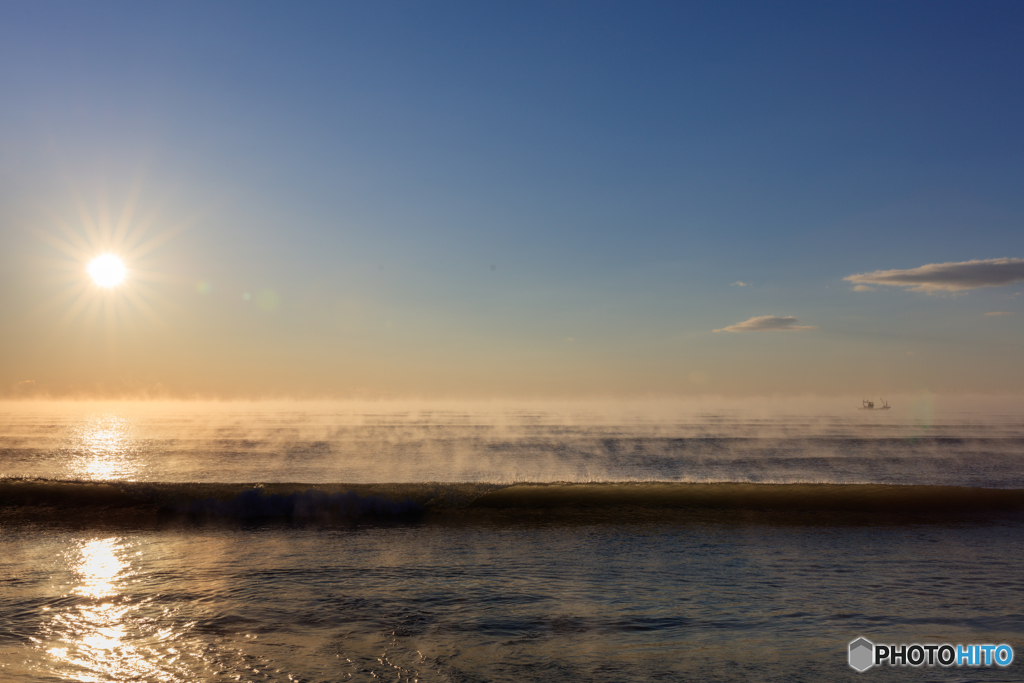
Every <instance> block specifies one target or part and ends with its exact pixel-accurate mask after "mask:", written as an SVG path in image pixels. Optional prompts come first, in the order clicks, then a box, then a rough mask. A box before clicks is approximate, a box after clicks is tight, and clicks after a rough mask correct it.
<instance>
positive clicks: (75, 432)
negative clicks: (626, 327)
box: [0, 396, 1024, 683]
mask: <svg viewBox="0 0 1024 683" xmlns="http://www.w3.org/2000/svg"><path fill="white" fill-rule="evenodd" d="M887 398H888V399H889V401H890V403H891V404H892V405H893V406H894V408H893V409H892V410H889V411H858V410H857V406H859V405H860V398H859V397H857V398H848V399H830V400H819V399H800V400H797V399H789V400H764V399H760V400H755V399H750V400H744V401H725V400H712V399H703V400H694V401H622V402H611V401H609V402H599V401H580V402H540V401H533V402H525V401H523V402H476V403H458V402H440V401H430V402H428V401H416V402H413V401H409V402H383V401H382V402H332V403H327V402H323V403H314V402H252V403H241V402H239V403H229V402H224V403H217V402H210V403H200V402H167V403H161V402H152V403H148V402H147V403H117V402H112V403H102V402H95V403H93V402H42V401H31V402H28V401H27V402H20V403H7V404H3V405H2V406H0V472H2V478H0V572H2V573H3V576H4V577H5V578H6V581H5V582H0V620H2V623H4V624H5V627H4V629H0V679H3V680H7V679H8V678H10V679H11V680H19V681H22V680H24V681H39V682H42V681H83V680H89V681H110V682H113V681H123V680H132V681H147V682H148V681H153V682H156V681H161V682H163V681H181V682H185V681H204V683H206V682H214V683H221V682H223V683H227V682H228V681H238V680H243V681H273V682H281V683H284V682H285V681H287V682H289V683H294V682H295V681H305V682H307V683H314V682H316V683H334V682H336V681H343V680H352V681H365V682H367V683H369V682H370V681H379V680H397V681H418V682H420V683H435V682H436V683H448V682H462V681H493V682H495V683H498V682H501V683H506V682H507V683H522V682H523V681H537V682H544V683H549V682H551V681H567V682H568V681H601V682H607V683H624V682H625V683H641V682H644V683H646V681H651V680H673V681H675V680H722V681H787V682H788V681H792V680H806V681H820V680H841V679H844V678H845V677H848V676H849V677H852V676H854V675H856V674H854V673H853V672H852V669H850V668H849V666H848V665H847V663H846V647H847V643H848V642H849V641H850V640H852V639H853V638H855V637H858V636H864V637H868V638H870V639H872V640H874V641H875V642H890V643H910V642H951V643H1004V642H1005V643H1010V644H1012V645H1014V646H1015V647H1016V648H1017V652H1018V657H1019V656H1020V655H1019V653H1020V652H1021V648H1019V647H1017V644H1018V643H1020V642H1021V638H1022V636H1024V618H1022V617H1021V615H1020V609H1019V605H1021V604H1024V580H1022V578H1021V573H1020V571H1019V559H1020V557H1021V552H1022V549H1024V524H1022V521H1021V520H1022V519H1024V517H1022V514H1024V491H1021V490H1020V489H1022V488H1024V466H1022V464H1021V461H1022V460H1024V458H1022V457H1021V454H1022V452H1024V410H1021V407H1022V406H1024V403H1022V402H1020V401H1018V400H1016V399H992V398H967V397H960V398H956V399H951V398H935V397H929V396H907V397H898V396H897V397H887ZM103 482H106V483H103ZM387 482H391V483H387ZM431 482H433V483H431ZM556 482H566V483H563V484H558V483H556ZM615 482H618V483H615ZM684 482H695V483H692V484H687V483H684ZM706 482H723V483H706ZM744 482H748V483H744ZM799 482H808V483H806V484H801V483H799ZM517 483H518V484H519V485H518V486H515V485H512V484H517ZM823 483H824V484H823ZM847 483H849V484H856V485H855V486H845V485H842V484H847ZM254 484H255V485H256V486H254ZM889 484H905V485H906V486H890V485H889ZM968 487H975V488H968ZM978 487H982V488H978ZM985 487H987V488H985ZM993 489H1000V490H993ZM965 587H966V588H965ZM1018 669H1019V663H1018V662H1014V664H1013V665H1012V666H1011V668H1010V669H1008V670H1003V669H998V668H995V667H993V668H990V669H972V670H970V671H965V670H956V669H949V670H946V669H938V668H928V667H921V668H917V669H914V668H906V669H903V668H894V669H888V668H881V669H878V670H873V671H871V672H869V674H867V675H872V676H876V677H878V678H879V679H880V680H896V679H899V680H900V681H925V680H951V681H952V680H963V677H964V676H963V675H964V674H965V673H966V674H969V675H970V677H971V678H972V680H994V681H998V680H1015V679H1018V678H1019V673H1018Z"/></svg>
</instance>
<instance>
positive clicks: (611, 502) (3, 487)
mask: <svg viewBox="0 0 1024 683" xmlns="http://www.w3.org/2000/svg"><path fill="white" fill-rule="evenodd" d="M0 508H2V509H4V510H5V511H6V512H7V514H8V516H10V514H11V513H12V512H14V513H17V514H18V515H21V516H27V517H30V518H31V517H39V516H51V517H53V516H62V517H66V516H68V515H69V513H73V512H76V511H77V512H81V513H90V514H104V515H106V516H114V517H117V516H123V517H125V518H132V519H137V518H138V515H139V514H150V515H154V516H159V517H167V516H170V517H184V518H218V519H238V520H253V519H279V520H296V521H305V520H312V521H317V520H319V521H330V520H355V519H365V518H374V519H380V518H389V519H405V518H409V517H413V516H415V517H416V518H417V519H423V518H424V517H428V518H429V517H433V518H444V517H445V516H450V515H453V514H454V515H458V516H460V518H466V517H467V514H468V516H469V517H470V518H472V517H473V516H487V515H494V514H503V513H527V514H532V515H541V516H548V517H558V516H559V515H561V514H565V513H573V514H577V515H578V514H584V515H586V514H591V513H597V514H598V515H600V514H601V513H607V512H613V511H622V510H633V511H636V510H640V511H645V513H646V514H647V515H648V518H649V517H650V516H651V515H654V516H655V517H657V516H658V515H663V516H666V517H668V516H678V515H680V514H683V515H685V514H687V513H691V512H697V513H699V512H702V511H726V512H728V511H733V512H744V513H799V514H805V513H810V514H814V513H826V514H831V515H835V514H840V515H841V514H844V513H850V514H887V515H943V516H949V515H954V516H955V515H964V514H978V513H1020V512H1024V489H989V488H975V487H962V486H920V485H911V486H907V485H891V484H815V483H805V484H789V483H786V484H761V483H677V482H664V483H659V482H643V483H640V482H623V483H560V482H553V483H547V484H534V483H530V484H510V485H501V484H480V483H463V484H442V483H423V484H330V485H323V484H318V485H311V484H266V485H253V484H248V485H247V484H214V483H190V484H181V483H140V482H100V483H97V482H77V481H57V480H39V479H3V480H0ZM126 511H130V514H124V513H125V512H126ZM622 518H623V519H626V518H627V516H624V517H622Z"/></svg>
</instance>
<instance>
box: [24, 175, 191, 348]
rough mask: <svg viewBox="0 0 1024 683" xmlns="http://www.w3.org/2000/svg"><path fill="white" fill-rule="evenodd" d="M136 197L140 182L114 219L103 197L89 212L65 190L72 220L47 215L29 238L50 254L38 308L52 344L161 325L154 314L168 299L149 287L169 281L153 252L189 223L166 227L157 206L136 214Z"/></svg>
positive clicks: (78, 197) (78, 198) (80, 199)
mask: <svg viewBox="0 0 1024 683" xmlns="http://www.w3.org/2000/svg"><path fill="white" fill-rule="evenodd" d="M141 194H142V192H141V184H140V183H135V184H134V185H133V186H132V187H131V189H130V191H129V192H128V194H127V197H126V199H125V201H124V203H123V205H122V207H121V209H120V211H119V212H117V217H116V219H114V218H113V214H112V212H111V211H110V210H109V203H108V202H107V200H106V197H105V193H102V192H101V193H99V196H98V197H97V200H96V202H95V204H94V207H93V208H92V209H90V206H89V204H88V203H87V202H86V201H85V200H84V198H83V197H82V195H81V193H79V192H75V191H72V195H73V197H74V211H73V214H72V215H74V216H75V218H74V219H72V220H69V219H68V217H67V215H61V214H60V213H59V212H56V211H53V210H50V211H47V214H46V218H47V221H46V223H47V225H46V227H43V228H39V229H37V230H36V234H37V236H38V237H39V238H40V239H42V241H44V242H45V243H46V244H47V245H49V246H50V247H51V248H52V249H53V250H54V252H56V253H53V254H52V256H51V257H49V258H47V259H45V261H44V265H45V266H46V267H47V270H48V271H49V272H50V273H51V274H52V275H53V280H52V281H53V282H54V285H55V291H54V292H53V295H52V296H51V297H50V298H49V299H47V300H46V301H45V302H44V303H43V305H42V306H41V307H40V313H42V314H44V315H46V316H51V315H52V316H53V319H52V327H51V333H50V335H49V336H50V338H51V339H53V338H56V337H60V336H63V335H64V334H65V333H68V332H69V331H70V330H71V328H72V327H74V328H75V329H76V331H77V332H76V333H86V334H88V333H89V332H90V331H99V328H101V327H102V328H104V329H105V331H106V336H107V337H108V338H110V339H114V338H115V337H116V332H118V331H127V330H128V329H130V328H133V327H135V326H137V325H139V324H141V323H142V322H143V321H145V322H146V323H149V324H153V325H157V326H163V325H164V324H165V323H164V321H163V320H162V318H161V316H160V315H159V313H158V310H160V309H162V308H165V307H166V306H167V305H169V301H168V299H167V296H166V294H164V293H162V292H161V291H160V289H161V288H158V287H155V286H154V285H155V284H157V283H161V282H162V283H167V282H169V281H172V280H173V278H171V277H169V276H168V274H167V273H165V272H163V271H161V269H160V268H158V267H157V262H156V261H154V259H153V254H154V252H156V251H157V250H158V249H159V247H161V246H163V245H164V244H166V243H167V242H168V241H169V240H171V239H172V238H174V237H175V236H176V235H178V234H179V233H180V232H181V231H182V230H184V229H185V228H187V227H188V222H187V221H182V222H176V223H174V224H172V225H166V223H165V222H164V218H163V216H162V211H161V208H162V204H163V203H162V202H160V203H157V204H156V205H155V206H153V207H152V208H151V209H149V210H148V211H146V212H144V213H141V215H140V211H139V207H140V197H141Z"/></svg>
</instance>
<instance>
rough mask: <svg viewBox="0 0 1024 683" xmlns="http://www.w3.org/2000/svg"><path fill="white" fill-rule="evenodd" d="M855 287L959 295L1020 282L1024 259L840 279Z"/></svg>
mask: <svg viewBox="0 0 1024 683" xmlns="http://www.w3.org/2000/svg"><path fill="white" fill-rule="evenodd" d="M843 279H844V280H846V281H847V282H853V283H854V284H856V285H857V286H856V287H854V288H853V289H854V291H858V292H862V291H866V289H865V287H866V286H867V285H891V286H895V287H907V288H908V289H910V290H911V291H913V292H925V293H929V294H930V293H934V292H962V291H964V290H968V289H978V288H981V287H1002V286H1003V285H1010V284H1013V283H1014V282H1021V281H1024V259H1020V258H996V259H986V260H974V261H961V262H958V263H929V264H927V265H924V266H921V267H919V268H911V269H909V270H876V271H874V272H872V273H859V274H857V275H850V276H848V277H845V278H843Z"/></svg>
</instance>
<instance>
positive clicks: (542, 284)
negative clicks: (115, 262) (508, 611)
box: [0, 2, 1024, 395]
mask: <svg viewBox="0 0 1024 683" xmlns="http://www.w3.org/2000/svg"><path fill="white" fill-rule="evenodd" d="M1022 29H1024V8H1022V7H1021V6H1020V5H1019V4H1015V3H941V2H927V3H900V4H893V3H865V2H857V3H828V4H827V5H823V4H816V3H776V4H766V3H730V4H723V3H714V4H708V3H702V4H696V3H695V4H682V3H593V2H588V3H523V2H517V3H498V2H493V3H319V4H308V5H291V4H285V3H276V4H275V3H214V4H209V3H197V4H191V5H190V4H186V3H175V4H167V5H163V6H157V5H137V4H131V3H88V4H86V3H81V4H66V3H31V4H29V3H25V4H8V5H5V6H3V8H0V84H2V87H3V92H4V93H5V95H4V97H3V98H2V99H0V179H2V183H0V221H2V222H3V226H4V227H3V237H2V238H0V239H2V241H3V243H2V246H3V248H2V250H0V251H2V255H0V265H2V266H3V272H4V273H5V274H4V275H2V276H0V305H3V306H4V308H5V309H6V310H7V311H8V315H7V316H5V317H6V322H5V323H3V324H4V325H5V326H6V327H7V329H6V330H4V334H3V337H4V341H3V342H0V352H3V353H4V357H5V358H7V361H5V362H4V363H3V364H0V388H3V387H5V386H10V387H15V388H16V387H18V386H26V385H24V384H23V383H24V382H32V383H33V386H35V387H36V388H37V390H43V389H45V390H46V391H49V392H52V393H61V392H75V391H78V392H88V391H94V390H95V391H115V392H116V391H121V390H125V391H128V390H131V391H135V390H140V391H141V390H153V391H157V392H160V391H169V392H171V393H174V394H181V395H190V394H203V395H211V394H212V395H236V394H266V395H269V394H274V395H280V394H295V395H307V394H312V395H321V394H331V395H335V394H337V395H346V394H348V393H361V392H365V393H368V394H370V395H376V394H378V393H379V394H471V395H488V394H495V395H504V394H509V393H512V394H544V395H547V394H556V395H562V394H566V395H576V394H592V393H599V394H609V393H611V394H646V393H655V394H662V393H693V392H712V393H725V394H750V393H753V394H764V393H779V392H781V393H805V392H817V393H836V392H847V391H853V392H870V393H871V394H872V395H873V394H874V393H877V392H879V391H887V392H893V391H922V390H931V391H947V392H950V391H1013V390H1015V389H1017V388H1019V386H1020V382H1021V380H1024V369H1022V365H1021V363H1020V362H1019V360H1017V358H1018V357H1019V356H1020V354H1021V351H1022V348H1021V346H1022V345H1021V341H1020V340H1021V332H1022V331H1024V330H1022V327H1021V325H1022V321H1021V317H1020V316H1021V315H1022V314H1024V306H1022V305H1021V303H1022V296H1020V295H1018V293H1019V292H1022V291H1024V285H1022V284H1021V282H1019V281H1016V282H1011V283H1009V284H1004V285H1001V286H994V287H985V288H976V289H970V290H963V291H938V292H934V293H925V292H916V291H909V290H908V289H907V288H906V287H900V286H890V285H884V284H883V285H878V286H874V287H873V290H872V291H863V292H854V291H852V290H853V284H852V283H851V282H848V281H844V278H845V277H848V276H851V275H855V274H860V273H868V272H873V271H879V270H893V269H896V270H907V269H914V268H918V267H921V266H925V265H927V264H936V263H947V262H954V263H956V262H965V261H970V260H978V259H980V260H989V259H1001V258H1010V259H1016V258H1021V257H1024V230H1022V229H1021V225H1022V218H1024V193H1022V191H1021V187H1022V185H1021V181H1022V180H1024V167H1022V165H1024V136H1022V133H1021V126H1020V122H1021V121H1022V120H1024V117H1022V113H1024V111H1022V109H1024V107H1022V105H1024V73H1022V71H1024V54H1022V53H1024V43H1022V41H1020V39H1019V37H1020V35H1021V34H1022ZM133 187H135V188H138V192H139V194H138V199H137V202H136V206H137V210H136V212H135V213H133V214H132V215H131V220H130V221H129V223H130V224H131V226H133V227H132V229H135V228H134V226H135V225H136V224H139V225H142V224H143V223H145V221H144V220H143V216H144V215H151V216H152V220H151V221H150V222H148V223H145V229H144V232H146V234H147V235H149V236H159V235H164V234H165V233H166V234H168V235H170V233H168V231H169V230H171V229H172V228H176V226H186V227H185V228H184V229H182V230H175V231H174V232H173V237H171V238H170V239H168V240H167V241H166V242H163V243H161V244H160V245H159V246H158V247H156V248H153V249H152V250H151V251H149V252H147V253H146V254H144V255H142V256H140V259H142V260H143V261H144V263H143V262H142V261H140V263H138V264H135V265H134V266H133V264H132V263H129V264H128V265H129V271H130V272H135V273H137V274H141V273H142V272H143V271H145V272H146V273H147V274H148V275H147V276H148V277H149V280H148V282H147V283H142V282H137V283H136V284H135V285H133V284H132V280H131V278H129V281H127V282H126V284H125V285H124V290H125V291H123V292H121V293H111V292H106V293H102V294H97V293H96V292H89V291H88V290H87V283H85V284H83V283H82V282H76V281H75V278H79V279H82V278H83V277H84V276H83V273H84V262H83V263H82V264H77V263H76V258H78V257H69V256H68V255H67V254H64V255H63V256H61V254H60V253H58V251H55V250H54V247H53V244H52V239H51V240H49V241H48V240H47V239H45V238H44V239H41V238H40V234H41V233H42V234H43V235H44V237H45V235H46V234H49V235H51V236H55V235H60V234H61V233H60V228H59V225H64V226H66V227H68V228H70V229H73V230H80V231H81V232H82V234H83V235H86V233H87V232H88V230H87V229H86V228H85V227H83V215H87V216H88V218H87V219H84V220H85V222H88V221H89V220H92V221H94V222H96V223H97V225H100V224H103V222H104V220H105V219H104V218H103V216H104V209H103V207H104V205H106V206H108V207H109V211H108V213H109V214H110V215H111V216H112V218H111V219H110V220H111V221H113V222H116V219H117V217H118V216H119V215H121V213H122V211H123V209H124V207H125V206H126V205H128V204H129V203H130V202H129V197H131V196H132V188H133ZM76 196H77V197H79V199H78V200H76ZM76 201H79V202H80V205H81V207H84V208H79V207H76ZM83 212H84V213H83ZM110 232H111V233H113V232H116V231H115V230H113V228H111V231H110ZM100 233H102V230H99V232H98V233H97V235H99V234H100ZM65 239H66V236H65ZM84 239H85V241H86V242H87V243H88V244H89V249H81V250H80V251H81V252H82V254H81V257H80V258H78V260H81V259H86V258H88V257H89V256H91V255H92V254H91V253H90V254H86V253H85V252H87V251H90V249H91V250H92V251H95V252H96V253H97V254H98V253H100V252H101V251H110V250H116V248H117V246H118V245H117V244H116V239H114V237H110V238H109V239H107V240H105V241H104V239H103V238H102V235H100V236H99V237H93V238H90V237H88V235H86V237H85V238H84ZM60 258H64V259H65V262H64V263H63V265H60V264H59V263H58V261H59V260H60ZM79 265H81V267H79ZM133 267H134V271H132V269H133ZM738 282H742V283H744V284H743V285H739V284H734V283H738ZM132 286H136V287H138V290H137V291H136V292H135V296H134V302H133V301H132V300H129V299H128V298H127V297H128V295H129V291H128V290H129V288H131V287H132ZM76 287H77V289H75V288H76ZM62 288H63V289H62ZM83 288H85V289H83ZM246 295H248V298H245V297H246ZM88 296H99V297H102V298H101V299H98V300H97V302H96V304H95V306H93V307H92V308H89V307H88V306H85V307H84V308H83V310H82V312H81V313H80V314H76V315H70V314H69V313H68V311H70V310H71V309H72V308H73V307H74V302H75V301H77V300H78V299H77V298H76V297H88ZM117 297H121V299H120V300H118V299H117ZM140 302H141V304H140ZM143 308H145V309H146V311H148V313H146V312H144V311H143V310H142V309H143ZM76 310H77V309H76ZM115 310H116V311H117V314H116V315H114V314H113V313H110V311H115ZM993 312H1000V313H1005V314H1006V315H999V316H989V315H985V314H986V313H993ZM761 316H776V317H779V318H786V317H790V316H791V317H794V318H795V319H796V321H797V326H799V327H809V328H810V327H813V328H816V329H803V330H789V331H781V330H777V329H776V330H770V331H753V332H738V333H733V332H714V331H713V330H719V329H725V328H728V327H729V326H735V325H737V324H739V323H742V322H743V321H747V320H749V319H752V318H757V317H761ZM12 391H14V389H12Z"/></svg>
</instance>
